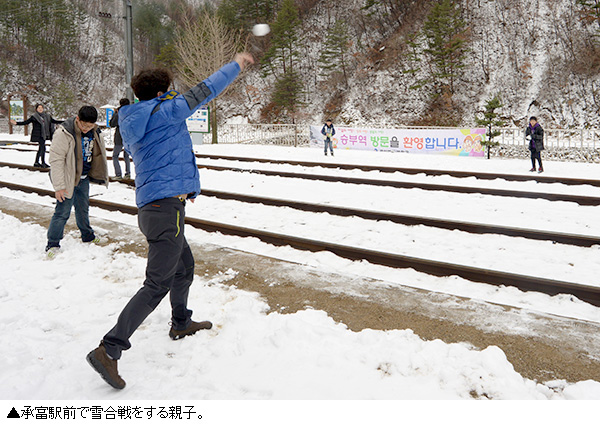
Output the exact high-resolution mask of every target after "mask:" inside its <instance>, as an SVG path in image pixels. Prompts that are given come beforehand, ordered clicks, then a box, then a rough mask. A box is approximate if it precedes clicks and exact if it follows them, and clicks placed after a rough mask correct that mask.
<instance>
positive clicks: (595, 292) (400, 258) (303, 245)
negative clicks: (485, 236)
mask: <svg viewBox="0 0 600 425" xmlns="http://www.w3.org/2000/svg"><path fill="white" fill-rule="evenodd" d="M0 187H6V188H8V189H12V190H19V191H23V192H27V193H35V194H38V195H41V196H50V197H54V192H53V191H50V190H47V189H40V188H35V187H29V186H23V185H19V184H14V183H8V182H0ZM90 205H91V206H94V207H98V208H103V209H106V210H109V211H119V212H123V213H127V214H137V207H135V206H132V205H123V204H118V203H114V202H108V201H103V200H99V199H94V198H91V199H90ZM186 224H189V225H191V226H193V227H195V228H198V229H202V230H205V231H208V232H220V233H222V234H225V235H233V236H240V237H254V238H258V239H259V240H261V241H263V242H265V243H269V244H272V245H277V246H291V247H293V248H295V249H300V250H306V251H311V252H319V251H329V252H332V253H334V254H336V255H338V256H340V257H343V258H346V259H350V260H364V261H368V262H369V263H371V264H378V265H383V266H388V267H394V268H412V269H414V270H416V271H418V272H422V273H427V274H430V275H433V276H440V277H442V276H459V277H462V278H464V279H467V280H470V281H473V282H481V283H488V284H492V285H503V286H514V287H517V288H518V289H520V290H522V291H537V292H543V293H546V294H549V295H557V294H571V295H573V296H575V297H577V298H579V299H580V300H583V301H586V302H588V303H590V304H592V305H595V306H600V287H593V286H590V285H583V284H578V283H573V282H565V281H558V280H554V279H546V278H540V277H533V276H525V275H520V274H515V273H509V272H502V271H496V270H489V269H482V268H477V267H470V266H465V265H460V264H452V263H447V262H441V261H434V260H427V259H423V258H416V257H410V256H406V255H398V254H392V253H386V252H379V251H373V250H368V249H364V248H358V247H352V246H346V245H341V244H335V243H331V242H326V241H319V240H312V239H306V238H301V237H297V236H291V235H284V234H279V233H273V232H267V231H263V230H258V229H251V228H247V227H241V226H234V225H230V224H224V223H218V222H213V221H208V220H201V219H197V218H191V217H186Z"/></svg>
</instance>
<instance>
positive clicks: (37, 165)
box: [33, 162, 42, 168]
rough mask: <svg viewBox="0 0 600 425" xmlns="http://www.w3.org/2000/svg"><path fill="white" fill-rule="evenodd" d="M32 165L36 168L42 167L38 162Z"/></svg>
mask: <svg viewBox="0 0 600 425" xmlns="http://www.w3.org/2000/svg"><path fill="white" fill-rule="evenodd" d="M33 166H34V167H36V168H42V164H40V163H39V162H34V163H33Z"/></svg>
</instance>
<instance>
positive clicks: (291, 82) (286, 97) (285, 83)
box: [271, 71, 303, 119]
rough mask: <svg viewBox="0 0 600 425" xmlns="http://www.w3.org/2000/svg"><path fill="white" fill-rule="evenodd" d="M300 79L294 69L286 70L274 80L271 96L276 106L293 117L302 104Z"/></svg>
mask: <svg viewBox="0 0 600 425" xmlns="http://www.w3.org/2000/svg"><path fill="white" fill-rule="evenodd" d="M302 92H303V86H302V80H301V79H300V75H298V73H297V72H296V71H287V72H286V73H285V74H283V75H282V76H281V77H280V78H279V79H278V80H277V81H276V82H275V90H274V91H273V96H272V98H271V100H272V102H273V103H274V104H275V105H277V107H278V108H279V109H280V110H282V111H285V112H287V113H288V114H289V115H291V116H292V119H293V117H294V114H295V113H296V112H297V111H298V108H299V107H300V105H301V104H302V101H301V99H300V97H301V95H302Z"/></svg>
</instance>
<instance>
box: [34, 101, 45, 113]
mask: <svg viewBox="0 0 600 425" xmlns="http://www.w3.org/2000/svg"><path fill="white" fill-rule="evenodd" d="M38 106H41V107H42V108H43V107H44V105H43V104H41V103H36V104H35V110H36V111H37V108H38Z"/></svg>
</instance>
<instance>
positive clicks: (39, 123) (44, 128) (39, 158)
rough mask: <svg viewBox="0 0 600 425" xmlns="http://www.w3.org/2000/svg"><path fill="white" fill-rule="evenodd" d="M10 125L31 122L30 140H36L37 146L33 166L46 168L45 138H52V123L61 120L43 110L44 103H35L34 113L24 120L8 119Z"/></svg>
mask: <svg viewBox="0 0 600 425" xmlns="http://www.w3.org/2000/svg"><path fill="white" fill-rule="evenodd" d="M10 123H11V124H12V125H27V124H32V125H33V128H32V130H31V141H32V142H37V143H38V145H39V147H38V151H37V154H36V155H35V163H34V164H33V166H34V167H40V168H48V167H50V166H49V165H48V164H46V158H45V157H46V140H52V124H61V123H62V121H59V120H55V119H54V118H52V116H50V114H49V113H47V112H44V105H42V104H41V103H38V104H37V105H35V112H34V114H33V115H32V116H31V117H29V119H27V120H25V121H19V122H17V121H15V120H10Z"/></svg>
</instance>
